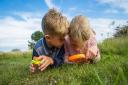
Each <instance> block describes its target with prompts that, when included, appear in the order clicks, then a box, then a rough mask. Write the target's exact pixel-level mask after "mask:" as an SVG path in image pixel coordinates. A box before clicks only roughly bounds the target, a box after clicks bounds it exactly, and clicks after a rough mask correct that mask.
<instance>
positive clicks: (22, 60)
mask: <svg viewBox="0 0 128 85" xmlns="http://www.w3.org/2000/svg"><path fill="white" fill-rule="evenodd" d="M99 47H100V50H101V57H102V59H101V61H100V62H99V63H97V64H81V65H77V64H76V65H67V64H64V65H62V66H60V67H58V68H54V69H51V68H48V69H47V70H45V71H44V72H41V73H35V74H33V75H31V74H30V73H29V71H28V65H29V63H30V61H31V52H26V53H20V52H18V53H0V85H8V84H9V85H128V38H117V39H116V38H115V39H107V40H105V41H104V42H103V43H100V44H99Z"/></svg>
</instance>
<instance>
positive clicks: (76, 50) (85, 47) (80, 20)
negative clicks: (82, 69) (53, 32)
mask: <svg viewBox="0 0 128 85" xmlns="http://www.w3.org/2000/svg"><path fill="white" fill-rule="evenodd" d="M64 46H65V63H70V61H69V60H68V57H69V56H71V55H74V54H84V57H85V58H84V59H81V60H79V61H74V62H73V63H83V62H85V63H96V62H98V61H99V60H100V53H99V49H98V47H97V42H96V38H95V32H94V31H93V30H92V29H91V28H90V26H89V22H88V20H87V18H86V17H84V16H76V17H75V18H73V19H72V21H71V23H70V26H69V34H68V36H66V37H65V43H64Z"/></svg>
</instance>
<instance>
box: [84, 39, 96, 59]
mask: <svg viewBox="0 0 128 85" xmlns="http://www.w3.org/2000/svg"><path fill="white" fill-rule="evenodd" d="M97 53H98V47H97V41H96V39H95V37H93V38H91V39H90V40H89V41H88V49H87V52H86V57H87V58H88V59H90V58H92V57H95V56H96V55H97Z"/></svg>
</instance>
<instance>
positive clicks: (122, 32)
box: [114, 24, 128, 37]
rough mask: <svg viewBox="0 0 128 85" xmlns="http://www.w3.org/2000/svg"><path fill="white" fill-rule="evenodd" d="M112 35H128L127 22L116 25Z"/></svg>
mask: <svg viewBox="0 0 128 85" xmlns="http://www.w3.org/2000/svg"><path fill="white" fill-rule="evenodd" d="M115 30H116V33H115V34H114V37H124V36H128V24H127V25H123V26H118V27H117V28H116V29H115Z"/></svg>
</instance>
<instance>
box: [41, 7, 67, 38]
mask: <svg viewBox="0 0 128 85" xmlns="http://www.w3.org/2000/svg"><path fill="white" fill-rule="evenodd" d="M68 27H69V22H68V20H67V18H66V17H64V16H62V14H61V13H59V12H57V11H56V10H55V9H50V10H49V11H48V12H47V13H46V14H45V16H44V17H43V19H42V30H43V32H44V34H46V33H48V34H49V35H51V36H60V37H63V36H64V35H66V34H67V32H68Z"/></svg>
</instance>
